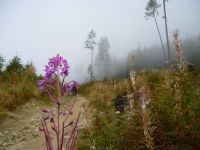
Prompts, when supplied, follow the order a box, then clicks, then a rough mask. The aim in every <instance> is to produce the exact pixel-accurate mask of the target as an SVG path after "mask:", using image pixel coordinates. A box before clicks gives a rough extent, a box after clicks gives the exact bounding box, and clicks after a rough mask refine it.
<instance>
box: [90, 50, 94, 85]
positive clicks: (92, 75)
mask: <svg viewBox="0 0 200 150" xmlns="http://www.w3.org/2000/svg"><path fill="white" fill-rule="evenodd" d="M93 57H94V56H93V49H91V73H90V81H91V82H92V81H93V80H94V70H93Z"/></svg>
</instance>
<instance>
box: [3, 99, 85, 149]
mask: <svg viewBox="0 0 200 150" xmlns="http://www.w3.org/2000/svg"><path fill="white" fill-rule="evenodd" d="M64 105H67V104H64ZM46 107H47V106H45V104H44V103H43V102H41V101H37V100H34V99H33V100H31V101H30V102H28V103H27V104H25V105H23V106H21V107H20V108H19V109H18V110H17V111H16V112H15V113H14V114H12V116H14V117H13V118H9V119H7V120H5V121H4V122H3V123H1V124H0V150H44V137H43V133H42V132H39V131H38V126H39V125H40V119H41V111H40V110H41V109H42V108H46ZM86 107H87V101H86V100H85V99H84V97H78V99H77V102H76V104H75V106H74V112H79V111H80V112H81V118H80V121H79V126H80V127H81V128H84V127H87V126H88V122H87V116H86V113H85V108H86ZM76 115H77V113H75V114H74V116H76Z"/></svg>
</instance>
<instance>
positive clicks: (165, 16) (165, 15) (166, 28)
mask: <svg viewBox="0 0 200 150" xmlns="http://www.w3.org/2000/svg"><path fill="white" fill-rule="evenodd" d="M163 7H164V18H165V30H166V38H167V49H168V61H169V65H170V62H171V59H170V47H169V36H168V27H167V14H166V7H165V0H163Z"/></svg>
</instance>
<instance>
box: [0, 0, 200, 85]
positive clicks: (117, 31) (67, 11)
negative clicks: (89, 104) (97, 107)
mask: <svg viewBox="0 0 200 150" xmlns="http://www.w3.org/2000/svg"><path fill="white" fill-rule="evenodd" d="M147 1H148V0H57V1H54V0H16V1H14V0H0V54H1V55H2V56H3V57H5V58H6V60H7V61H8V60H9V59H11V58H12V57H13V56H15V55H18V56H19V57H21V58H22V61H23V63H26V62H28V61H32V62H33V64H34V65H35V67H36V69H37V73H38V74H43V68H44V65H45V64H46V63H47V61H48V58H49V57H52V56H55V55H56V54H57V53H59V54H60V55H62V56H63V57H65V58H67V60H68V61H69V65H70V79H72V78H73V79H76V80H78V81H80V82H82V81H85V80H87V79H89V75H88V73H87V68H88V65H89V64H90V51H89V50H87V49H84V43H85V40H86V38H87V34H88V33H89V32H90V30H91V29H93V30H94V31H95V32H96V35H97V37H96V41H97V42H98V41H99V39H100V38H101V37H102V36H106V37H107V38H108V39H109V43H110V49H109V53H110V55H111V56H112V57H113V58H118V59H119V60H121V59H125V58H127V54H128V53H129V52H130V51H132V50H133V49H136V48H137V47H138V43H140V46H141V48H142V49H143V48H147V47H152V46H154V45H158V46H160V41H159V37H158V35H157V31H156V27H155V24H154V22H153V19H149V20H146V19H145V18H144V13H145V7H146V4H147ZM158 2H160V3H162V1H161V0H158ZM166 5H167V16H168V26H169V36H170V37H169V38H170V41H172V33H173V32H174V30H175V29H179V32H180V33H181V38H182V39H183V40H184V39H187V38H188V37H197V36H198V35H199V34H200V28H199V27H200V16H199V14H200V10H199V7H200V1H199V0H169V2H168V3H167V4H166ZM159 12H160V13H159V16H158V17H157V19H158V23H159V27H160V30H161V34H162V36H163V40H164V42H165V41H166V39H165V29H164V20H163V19H162V16H163V10H162V8H160V9H159ZM151 49H152V50H153V49H154V48H150V49H148V50H151ZM96 54H97V47H96V49H95V55H96ZM145 58H147V59H148V55H147V56H146V57H145ZM161 59H162V58H161ZM141 61H142V60H141ZM118 63H119V61H118ZM122 64H123V63H120V64H119V65H120V66H122ZM121 68H123V67H121ZM116 70H117V69H116Z"/></svg>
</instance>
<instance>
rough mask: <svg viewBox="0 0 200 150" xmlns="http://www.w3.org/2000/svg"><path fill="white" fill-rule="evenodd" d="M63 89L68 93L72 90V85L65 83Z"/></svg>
mask: <svg viewBox="0 0 200 150" xmlns="http://www.w3.org/2000/svg"><path fill="white" fill-rule="evenodd" d="M64 90H65V91H66V92H67V93H68V92H70V91H71V90H72V86H71V85H70V84H65V85H64Z"/></svg>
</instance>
